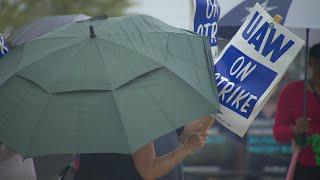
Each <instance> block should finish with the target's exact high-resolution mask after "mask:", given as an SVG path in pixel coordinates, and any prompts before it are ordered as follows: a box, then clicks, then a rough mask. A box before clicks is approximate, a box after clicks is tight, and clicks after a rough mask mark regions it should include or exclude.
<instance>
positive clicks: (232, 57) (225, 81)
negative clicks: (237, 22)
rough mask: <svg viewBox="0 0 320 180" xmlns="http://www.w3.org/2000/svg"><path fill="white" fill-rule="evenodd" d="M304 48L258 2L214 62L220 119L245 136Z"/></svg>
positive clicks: (232, 129)
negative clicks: (274, 89)
mask: <svg viewBox="0 0 320 180" xmlns="http://www.w3.org/2000/svg"><path fill="white" fill-rule="evenodd" d="M303 45H304V41H303V40H301V39H300V38H298V37H297V36H295V35H294V34H292V33H290V32H289V31H288V30H286V29H285V28H284V27H283V26H281V25H280V24H277V23H276V22H274V21H273V18H272V17H271V16H269V15H268V13H267V12H266V11H265V10H264V9H263V8H262V7H261V6H260V5H259V4H258V3H257V4H256V5H255V6H254V8H253V9H252V11H251V13H250V14H249V16H248V17H247V19H246V21H245V22H244V24H243V25H242V26H241V28H240V29H239V31H238V32H237V34H236V35H235V36H234V37H233V38H232V40H231V41H230V42H229V44H228V45H227V46H226V47H225V48H224V49H223V51H222V52H221V53H220V55H219V57H218V58H217V59H215V62H214V64H215V78H216V83H217V88H218V93H219V101H220V104H221V106H220V110H221V113H219V114H218V115H217V117H218V118H217V120H218V121H219V122H220V123H222V124H223V125H224V126H225V127H227V128H228V129H230V130H231V131H233V132H234V133H236V134H238V135H239V136H241V137H242V136H243V135H244V134H245V132H246V131H247V129H248V128H249V126H250V124H251V122H252V121H253V120H254V118H255V117H256V116H257V114H258V113H259V111H260V110H261V108H262V106H263V105H264V104H265V102H266V101H267V99H268V98H269V96H270V95H271V93H272V90H273V88H274V87H275V86H276V85H277V84H278V82H279V81H280V79H281V78H282V76H283V75H284V73H285V72H286V70H287V69H288V66H289V65H290V63H291V62H292V61H293V59H294V58H295V57H296V55H297V54H298V52H299V51H300V49H301V48H302V46H303Z"/></svg>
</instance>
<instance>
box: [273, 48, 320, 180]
mask: <svg viewBox="0 0 320 180" xmlns="http://www.w3.org/2000/svg"><path fill="white" fill-rule="evenodd" d="M309 57H310V61H309V66H310V68H311V71H312V76H311V78H310V79H309V80H308V87H307V90H308V91H307V108H306V109H307V110H306V114H307V119H305V118H304V81H303V80H299V81H295V82H292V83H290V84H288V85H287V86H286V87H285V88H284V90H283V91H282V93H281V95H280V98H279V100H278V104H277V110H276V116H275V124H274V127H273V135H274V137H275V139H276V140H277V141H279V142H290V141H291V140H293V139H294V137H297V136H299V135H301V134H303V133H306V136H307V138H312V137H314V135H319V134H320V43H319V44H316V45H314V46H313V47H311V49H310V53H309ZM318 145H319V144H318ZM318 148H319V147H318ZM319 165H320V164H317V163H316V159H315V148H314V145H310V144H309V145H308V146H307V147H306V148H303V149H301V151H300V153H299V155H298V159H297V163H296V166H295V170H294V179H295V180H301V179H303V180H318V179H319V177H320V166H319Z"/></svg>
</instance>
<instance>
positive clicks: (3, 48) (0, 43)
mask: <svg viewBox="0 0 320 180" xmlns="http://www.w3.org/2000/svg"><path fill="white" fill-rule="evenodd" d="M8 51H9V49H8V47H7V44H6V42H5V41H4V39H3V37H2V35H1V34H0V58H1V57H2V56H4V55H6V54H7V52H8Z"/></svg>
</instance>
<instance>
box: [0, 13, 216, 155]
mask: <svg viewBox="0 0 320 180" xmlns="http://www.w3.org/2000/svg"><path fill="white" fill-rule="evenodd" d="M90 26H92V29H91V31H90ZM90 34H91V35H90ZM210 64H211V51H210V47H209V44H208V40H207V38H206V37H204V36H200V35H196V34H194V33H191V32H188V31H185V30H182V29H178V28H174V27H172V26H169V25H167V24H165V23H163V22H162V21H160V20H157V19H155V18H152V17H149V16H127V17H116V18H108V19H103V18H92V19H90V20H86V21H82V22H77V23H72V24H69V25H66V26H64V27H62V28H59V29H57V30H55V31H53V32H51V33H48V34H46V35H44V36H41V37H39V38H36V39H34V40H32V41H30V42H27V43H25V44H23V45H21V46H19V47H17V48H16V49H14V50H12V51H11V52H10V53H9V54H8V55H7V56H5V57H4V58H2V59H0V99H1V101H0V141H3V142H5V143H6V144H7V145H9V146H11V147H12V148H14V149H15V150H16V151H17V152H19V153H20V154H21V155H22V156H24V157H33V156H38V155H47V154H63V153H78V152H79V153H84V152H86V153H102V152H105V153H108V152H115V153H124V154H131V153H133V152H135V151H136V150H137V149H139V148H140V147H141V146H143V145H144V144H146V143H148V142H150V141H152V140H153V139H156V138H157V137H159V136H161V135H163V134H165V133H168V132H170V131H172V130H174V129H176V128H178V127H180V126H182V125H184V124H186V123H188V122H190V121H191V120H194V119H196V118H199V117H200V116H203V115H208V114H214V113H217V112H218V111H219V102H218V98H217V90H216V86H215V80H214V78H213V74H214V72H213V69H212V66H211V65H210Z"/></svg>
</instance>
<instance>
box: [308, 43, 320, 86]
mask: <svg viewBox="0 0 320 180" xmlns="http://www.w3.org/2000/svg"><path fill="white" fill-rule="evenodd" d="M309 66H310V67H311V71H312V78H313V79H314V80H316V81H317V82H318V83H320V43H318V44H316V45H314V46H312V47H311V48H310V52H309Z"/></svg>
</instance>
